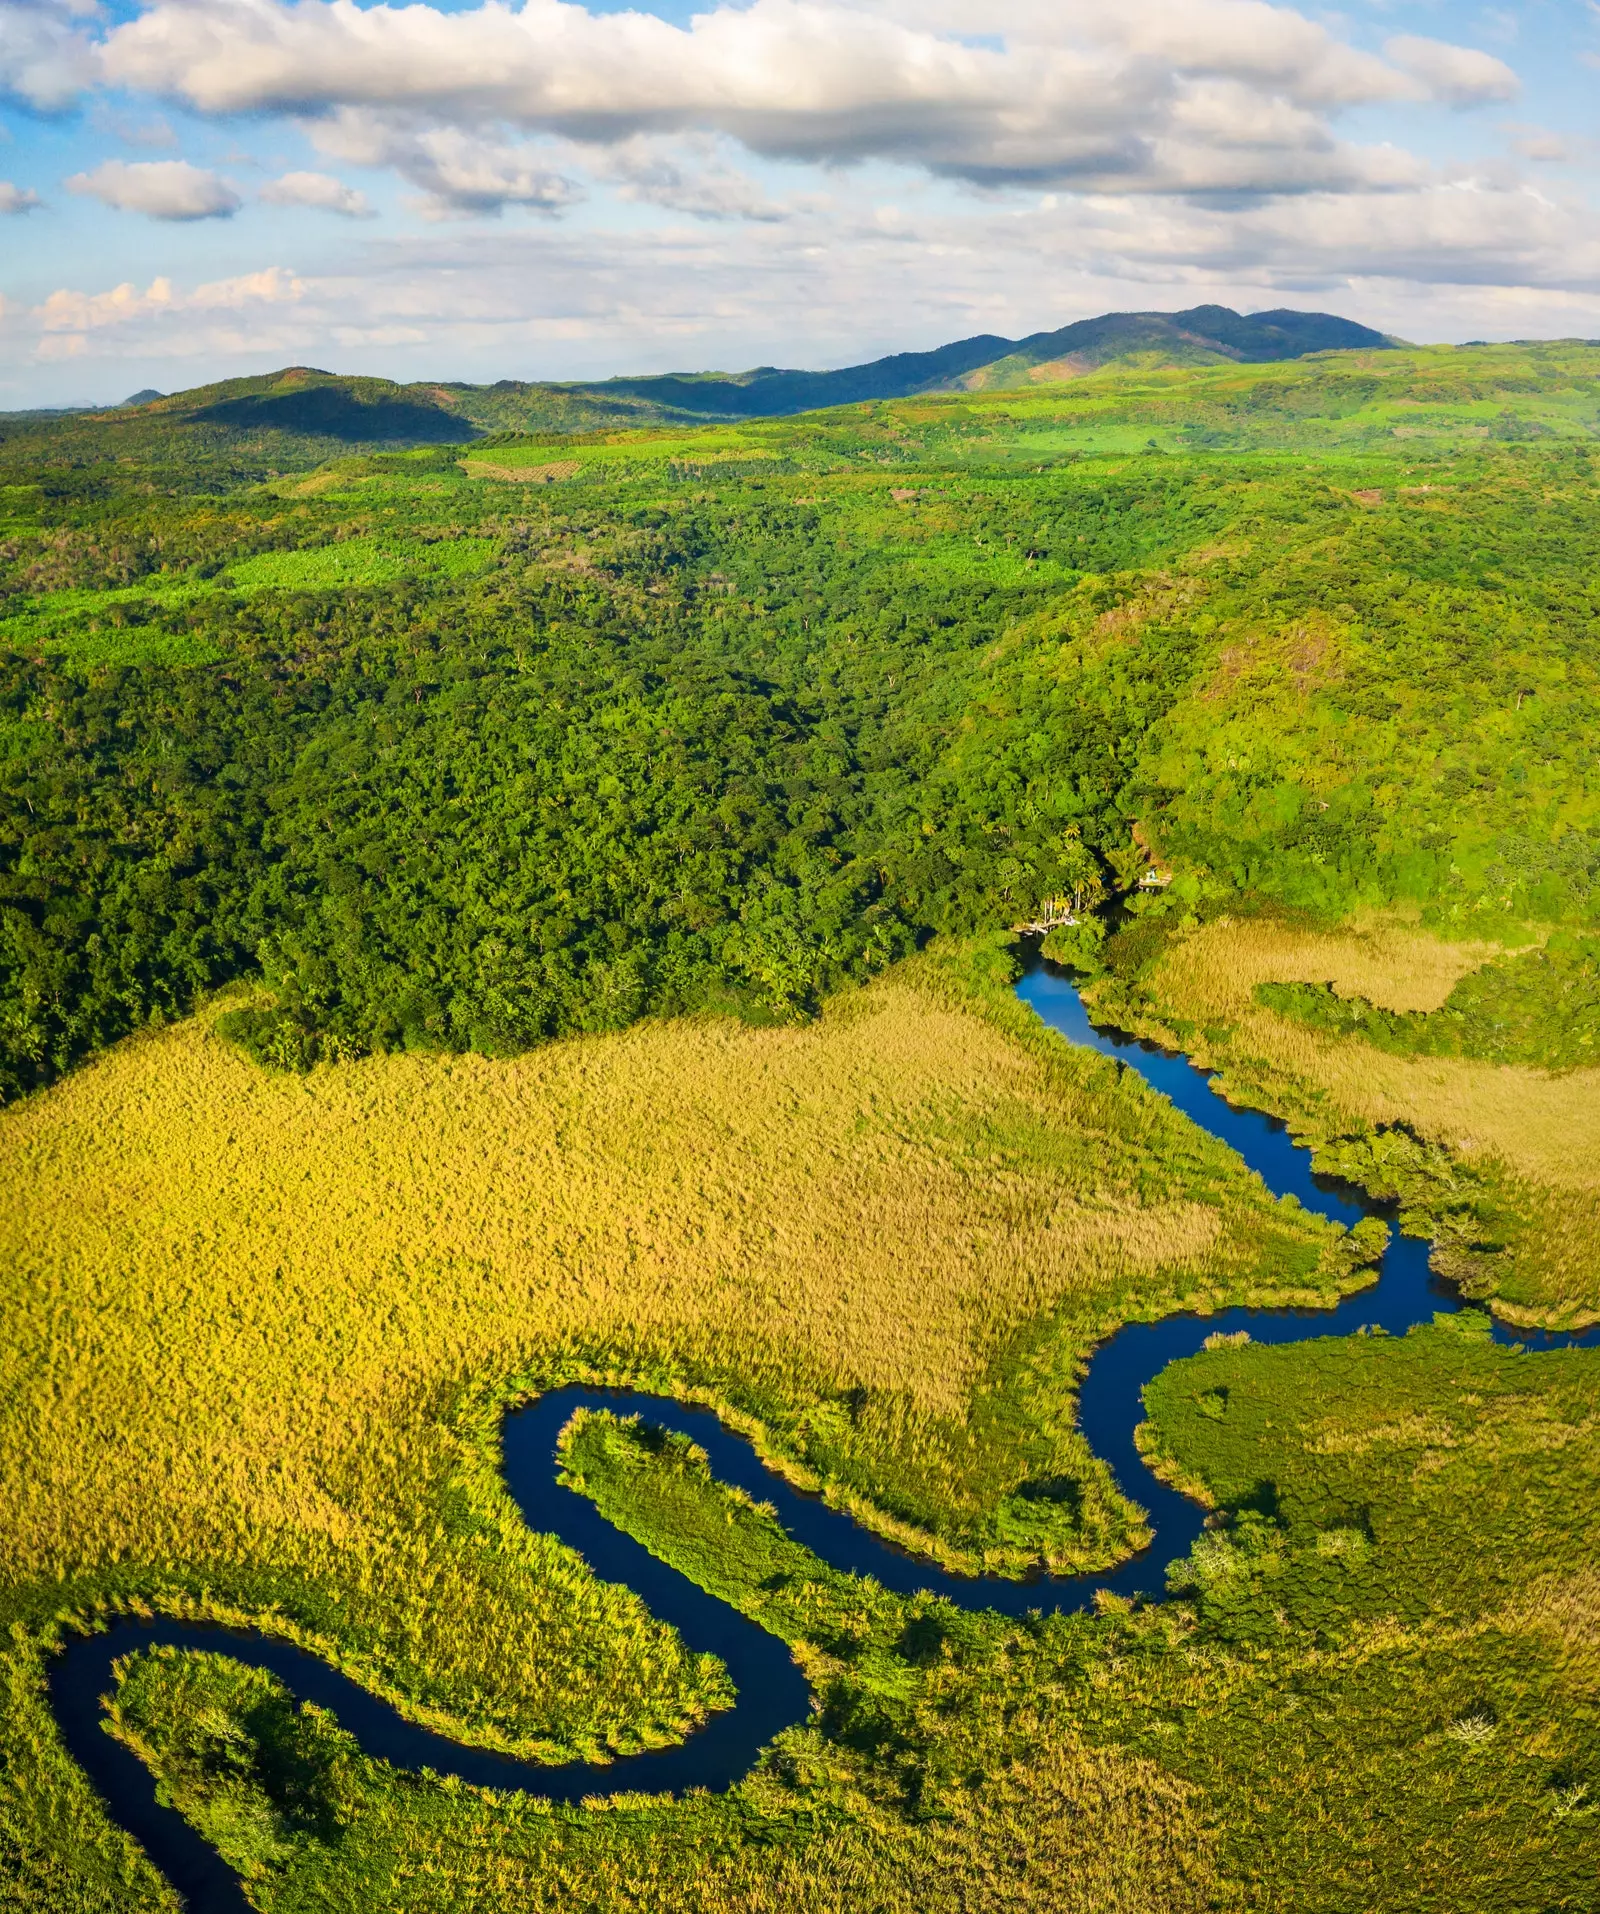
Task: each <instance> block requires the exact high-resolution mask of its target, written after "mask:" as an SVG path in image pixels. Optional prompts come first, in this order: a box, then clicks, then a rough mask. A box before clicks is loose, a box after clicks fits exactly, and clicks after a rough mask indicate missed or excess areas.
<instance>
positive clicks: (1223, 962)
mask: <svg viewBox="0 0 1600 1914" xmlns="http://www.w3.org/2000/svg"><path fill="white" fill-rule="evenodd" d="M1500 954H1501V951H1500V948H1499V947H1498V946H1491V945H1486V944H1481V943H1469V942H1459V943H1450V942H1447V941H1443V940H1440V939H1437V938H1433V937H1430V936H1427V935H1425V934H1424V933H1423V932H1421V931H1419V930H1416V929H1414V928H1413V927H1411V926H1408V925H1406V924H1404V923H1398V922H1395V921H1393V920H1370V921H1367V922H1365V923H1356V924H1353V925H1351V926H1349V927H1346V928H1345V929H1343V930H1340V931H1334V932H1328V931H1319V930H1312V929H1306V928H1302V927H1298V926H1293V925H1290V924H1286V923H1283V922H1281V921H1277V920H1274V919H1270V918H1251V919H1243V920H1236V919H1229V918H1220V919H1218V920H1217V921H1215V922H1214V923H1211V924H1207V925H1205V926H1203V927H1201V928H1200V929H1197V930H1194V931H1192V932H1190V933H1188V934H1187V935H1185V936H1183V937H1182V938H1181V939H1179V940H1177V941H1176V942H1174V943H1173V944H1172V945H1171V946H1170V947H1169V949H1168V950H1167V951H1166V952H1165V953H1164V954H1163V956H1162V958H1161V960H1160V962H1159V963H1158V964H1157V966H1156V967H1155V970H1154V972H1153V974H1152V975H1151V976H1150V977H1149V978H1147V979H1146V980H1145V985H1144V987H1145V989H1146V991H1147V992H1148V993H1149V1007H1150V1010H1151V1012H1152V1014H1153V1016H1154V1017H1155V1018H1157V1019H1167V1020H1171V1019H1179V1020H1182V1021H1183V1022H1184V1024H1185V1026H1186V1027H1187V1026H1189V1025H1193V1026H1194V1029H1193V1031H1192V1033H1191V1034H1190V1035H1188V1036H1187V1037H1186V1039H1185V1042H1186V1045H1187V1047H1188V1048H1189V1049H1190V1052H1191V1054H1192V1055H1194V1056H1195V1057H1196V1059H1197V1061H1200V1062H1203V1063H1205V1064H1207V1065H1209V1066H1212V1067H1215V1068H1217V1069H1218V1070H1220V1071H1221V1072H1222V1075H1223V1081H1224V1084H1225V1085H1226V1086H1227V1087H1228V1088H1229V1089H1230V1091H1236V1092H1237V1093H1238V1094H1239V1095H1240V1097H1241V1100H1245V1101H1265V1102H1267V1103H1268V1104H1269V1106H1270V1107H1273V1108H1276V1109H1278V1110H1280V1111H1281V1112H1282V1113H1283V1114H1285V1115H1288V1116H1289V1117H1291V1119H1292V1120H1295V1121H1297V1122H1303V1123H1304V1124H1305V1125H1306V1126H1307V1127H1308V1129H1309V1130H1311V1131H1312V1132H1313V1133H1315V1134H1321V1135H1336V1134H1339V1133H1341V1132H1358V1131H1360V1130H1362V1129H1363V1128H1364V1127H1366V1126H1369V1125H1370V1126H1379V1125H1396V1124H1404V1125H1406V1126H1407V1127H1408V1128H1410V1129H1412V1130H1414V1131H1415V1132H1416V1133H1417V1134H1418V1135H1419V1136H1422V1137H1424V1138H1426V1139H1428V1140H1429V1141H1431V1142H1434V1143H1437V1144H1440V1145H1442V1146H1443V1147H1444V1148H1445V1149H1446V1150H1448V1151H1449V1152H1451V1153H1452V1154H1453V1155H1454V1156H1455V1157H1457V1158H1459V1159H1461V1160H1463V1161H1465V1162H1468V1163H1470V1164H1471V1165H1472V1166H1473V1168H1474V1169H1475V1170H1477V1171H1479V1172H1481V1173H1483V1174H1486V1175H1487V1176H1489V1177H1490V1178H1491V1179H1492V1180H1493V1182H1494V1183H1495V1185H1496V1186H1497V1188H1498V1189H1499V1190H1500V1191H1501V1192H1502V1193H1503V1195H1504V1196H1505V1197H1506V1198H1507V1199H1508V1201H1509V1202H1510V1203H1511V1205H1512V1206H1513V1208H1514V1210H1515V1212H1516V1213H1517V1215H1518V1216H1519V1218H1520V1219H1521V1221H1522V1224H1523V1226H1524V1227H1525V1229H1526V1232H1527V1242H1526V1247H1525V1250H1524V1253H1523V1256H1522V1262H1521V1267H1522V1270H1523V1272H1524V1273H1525V1275H1526V1277H1527V1279H1528V1282H1529V1284H1530V1286H1531V1292H1532V1294H1531V1302H1532V1305H1533V1306H1532V1307H1531V1308H1523V1309H1519V1308H1517V1307H1515V1306H1513V1307H1510V1308H1508V1309H1507V1311H1506V1313H1507V1314H1509V1315H1511V1316H1513V1317H1514V1318H1516V1319H1520V1320H1537V1319H1539V1317H1540V1316H1541V1315H1542V1314H1544V1313H1546V1312H1548V1311H1559V1310H1560V1309H1561V1308H1563V1307H1564V1306H1566V1305H1569V1304H1570V1305H1575V1306H1577V1307H1578V1308H1580V1309H1582V1310H1585V1311H1588V1310H1593V1309H1595V1308H1600V1271H1597V1268H1596V1264H1595V1258H1594V1253H1593V1245H1594V1242H1595V1238H1596V1234H1597V1232H1600V1070H1579V1071H1571V1072H1567V1073H1565V1074H1559V1075H1558V1074H1555V1073H1553V1072H1550V1071H1546V1070H1540V1069H1535V1068H1531V1067H1526V1066H1521V1065H1511V1064H1493V1063H1480V1062H1474V1061H1470V1060H1467V1059H1464V1058H1455V1057H1405V1056H1391V1055H1389V1054H1388V1053H1386V1052H1384V1051H1381V1050H1378V1049H1375V1048H1374V1047H1373V1046H1372V1045H1370V1044H1366V1043H1363V1042H1360V1041H1358V1040H1355V1039H1349V1038H1337V1037H1333V1036H1329V1035H1326V1034H1324V1033H1321V1032H1318V1031H1315V1030H1311V1029H1308V1028H1306V1027H1305V1026H1304V1025H1302V1024H1299V1023H1296V1022H1295V1021H1293V1020H1292V1019H1290V1018H1287V1017H1283V1016H1280V1015H1278V1014H1277V1013H1275V1012H1273V1011H1270V1010H1267V1009H1265V1008H1263V1007H1262V1006H1261V1005H1260V1004H1258V1003H1257V1002H1256V1001H1255V999H1254V995H1253V993H1254V990H1255V986H1256V985H1257V984H1258V983H1266V982H1287V983H1331V984H1332V985H1333V986H1334V987H1335V988H1336V989H1337V990H1339V991H1340V992H1341V993H1343V994H1345V995H1352V996H1354V995H1359V996H1364V997H1367V998H1369V999H1371V1000H1372V1001H1373V1002H1374V1003H1378V1004H1381V1005H1383V1006H1384V1007H1385V1008H1388V1009H1392V1010H1421V1011H1426V1010H1432V1009H1437V1008H1438V1007H1439V1005H1441V1004H1442V1003H1443V1002H1444V1000H1445V998H1446V997H1447V996H1448V995H1449V993H1450V990H1451V988H1452V987H1453V985H1454V984H1455V983H1456V982H1457V981H1458V980H1459V979H1460V978H1461V977H1463V976H1465V975H1466V974H1467V973H1468V972H1469V971H1471V970H1474V969H1476V968H1478V967H1479V966H1480V965H1481V964H1483V963H1484V962H1486V961H1487V960H1488V959H1489V958H1491V957H1495V956H1498V955H1500ZM1263 1092H1264V1093H1265V1095H1264V1096H1263V1095H1262V1094H1261V1093H1263Z"/></svg>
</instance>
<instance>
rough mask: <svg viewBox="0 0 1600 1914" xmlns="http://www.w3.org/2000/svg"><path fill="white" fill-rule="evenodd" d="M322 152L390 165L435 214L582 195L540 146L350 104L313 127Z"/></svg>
mask: <svg viewBox="0 0 1600 1914" xmlns="http://www.w3.org/2000/svg"><path fill="white" fill-rule="evenodd" d="M306 130H307V132H308V133H309V134H310V135H311V138H312V141H313V143H314V144H315V145H316V147H317V148H318V150H319V151H320V152H324V153H327V154H330V155H332V156H333V157H335V158H338V159H342V160H346V161H348V162H349V163H350V164H351V165H354V166H388V167H392V168H393V169H394V170H395V171H396V172H397V173H399V175H400V176H401V178H402V179H405V180H408V181H409V182H410V183H411V184H412V185H413V186H415V187H417V188H419V189H420V191H421V194H422V198H421V200H420V202H419V205H420V208H421V210H422V211H423V212H424V213H425V214H426V215H427V216H429V217H430V218H434V219H447V218H452V217H470V216H471V215H473V214H488V215H491V216H492V215H495V214H498V213H500V212H502V211H503V210H504V209H505V208H506V207H507V206H524V207H528V208H529V209H531V210H532V211H534V212H541V213H550V212H558V211H560V210H561V209H562V208H564V207H567V206H570V205H572V204H573V203H574V202H575V201H576V200H577V199H578V198H580V197H581V194H580V191H579V188H578V187H577V186H576V185H575V184H574V183H573V181H572V180H570V179H568V178H566V177H565V176H564V175H563V174H561V173H558V172H555V171H554V170H552V168H551V166H550V164H549V162H548V159H547V158H546V157H545V156H544V155H543V154H541V153H540V152H539V151H538V149H536V148H533V147H530V146H528V145H526V144H524V143H522V142H520V141H512V140H505V139H500V138H496V137H494V136H493V135H487V136H486V135H480V134H477V133H471V132H468V131H466V130H464V129H463V128H460V127H455V126H426V125H422V126H419V125H416V124H413V123H412V122H410V121H409V120H407V119H406V118H405V117H404V116H403V115H395V114H383V113H376V112H371V111H368V110H365V109H363V108H359V107H347V108H346V109H345V110H344V111H343V112H340V113H336V114H334V115H333V116H332V118H330V119H328V120H324V121H312V122H311V123H309V125H308V126H307V129H306Z"/></svg>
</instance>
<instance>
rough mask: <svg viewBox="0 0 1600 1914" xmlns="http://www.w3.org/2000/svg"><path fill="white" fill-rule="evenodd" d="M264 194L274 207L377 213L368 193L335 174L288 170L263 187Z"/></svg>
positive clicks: (364, 215) (361, 215) (348, 215)
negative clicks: (289, 171) (306, 207)
mask: <svg viewBox="0 0 1600 1914" xmlns="http://www.w3.org/2000/svg"><path fill="white" fill-rule="evenodd" d="M261 197H262V198H263V199H264V200H266V201H267V202H268V203H269V204H271V205H273V206H309V207H311V208H313V209H314V210H315V211H317V212H321V213H338V214H339V215H340V216H341V217H342V218H344V219H373V218H375V217H376V214H375V213H374V211H373V208H372V206H371V204H370V202H369V201H368V199H367V196H366V194H365V193H360V192H357V191H356V189H355V187H353V186H346V185H345V183H344V181H343V180H342V179H335V178H334V176H333V175H332V174H331V173H285V174H284V175H283V177H282V178H281V179H275V180H271V181H269V183H268V184H267V185H265V186H263V187H262V189H261Z"/></svg>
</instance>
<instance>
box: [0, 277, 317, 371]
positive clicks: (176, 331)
mask: <svg viewBox="0 0 1600 1914" xmlns="http://www.w3.org/2000/svg"><path fill="white" fill-rule="evenodd" d="M307 290H308V288H307V284H306V281H305V280H303V279H301V278H300V277H299V276H298V275H297V274H295V273H293V272H290V271H288V270H287V269H286V268H284V267H282V266H268V267H265V268H264V269H263V270H262V271H260V272H253V273H239V274H236V275H235V276H234V277H232V278H229V279H215V280H212V281H210V282H209V283H208V284H206V285H201V286H196V287H194V288H193V289H192V290H191V291H188V292H185V291H183V290H182V289H181V288H179V287H176V286H174V285H173V283H172V281H171V280H170V279H168V278H166V277H165V276H161V277H158V278H155V279H152V280H151V282H150V284H149V285H148V286H146V287H145V288H144V289H143V291H141V290H140V289H139V288H138V287H137V286H135V285H133V284H132V283H131V282H125V283H124V284H122V285H120V286H113V287H111V288H110V289H109V290H108V291H106V292H79V291H77V290H75V289H74V288H71V287H66V286H63V287H61V288H60V289H59V290H57V291H56V292H53V293H51V294H50V296H49V297H48V298H47V299H45V300H43V301H42V302H41V303H40V304H39V305H37V306H35V307H34V308H33V309H32V310H31V312H29V313H28V314H27V317H26V321H25V322H22V321H21V320H20V315H18V314H17V313H16V312H15V311H13V313H12V314H10V315H8V317H9V318H10V319H11V320H12V321H14V322H21V323H26V324H27V325H29V326H30V327H31V330H32V331H33V332H34V334H35V341H34V357H35V358H37V359H43V360H46V361H49V360H62V359H81V358H84V357H86V356H90V355H94V356H99V357H105V358H109V359H113V360H116V361H119V362H121V361H123V360H126V359H130V358H135V357H156V358H198V357H202V356H204V355H206V354H208V353H209V354H213V355H217V356H221V357H226V356H231V355H235V354H237V353H240V352H247V351H251V350H253V349H255V350H259V349H261V348H262V347H263V346H264V347H265V348H266V349H267V350H271V349H272V348H273V346H274V345H276V346H278V347H279V348H287V347H290V346H291V345H292V344H294V343H298V342H299V340H298V336H297V334H296V331H295V328H294V327H293V326H292V325H290V326H285V324H284V323H283V318H282V315H284V314H286V313H292V312H294V310H295V309H296V308H297V307H298V305H299V303H300V302H301V301H302V300H303V299H304V298H305V297H306V293H307ZM263 321H265V322H266V323H263ZM17 330H18V324H17V323H13V324H11V325H10V326H8V331H9V332H11V333H13V334H14V333H15V332H16V331H17Z"/></svg>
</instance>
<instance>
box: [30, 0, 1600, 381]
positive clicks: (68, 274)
mask: <svg viewBox="0 0 1600 1914" xmlns="http://www.w3.org/2000/svg"><path fill="white" fill-rule="evenodd" d="M1597 105H1600V4H1595V3H1594V0H1523V3H1522V4H1518V5H1516V6H1504V7H1493V6H1479V5H1476V4H1458V3H1457V0H1351V4H1350V5H1348V6H1347V7H1346V8H1345V9H1344V10H1342V11H1333V10H1322V9H1318V8H1314V7H1310V6H1307V7H1303V8H1298V9H1297V8H1295V7H1291V6H1280V5H1268V4H1264V3H1263V0H729V3H728V4H723V5H720V6H710V7H707V6H706V5H705V4H704V0H702V5H701V6H700V7H696V6H695V5H693V4H690V0H655V4H653V5H649V6H645V5H642V4H641V5H640V6H639V7H637V8H633V7H623V6H619V5H614V4H612V3H611V0H589V4H588V5H580V4H570V3H569V0H488V3H487V4H477V3H476V0H474V3H473V4H459V3H458V0H431V3H430V4H393V5H389V4H385V5H368V4H360V3H358V0H149V3H146V4H142V3H141V0H0V407H6V406H12V407H15V406H23V405H49V404H65V403H76V402H101V401H106V400H112V399H117V398H120V397H123V396H125V395H126V393H128V392H129V391H131V390H133V389H135V388H139V387H143V386H147V385H150V386H155V387H158V388H159V389H161V390H164V391H171V390H175V389H177V388H179V387H182V386H187V385H195V384H199V383H201V382H203V381H205V380H207V379H212V378H217V377H222V376H226V375H229V374H233V373H239V372H254V371H265V370H268V369H270V368H272V367H274V366H278V365H283V364H290V363H310V364H315V365H322V366H327V367H330V368H332V369H335V370H340V371H371V372H383V373H388V374H390V375H391V376H394V377H397V378H419V377H428V376H432V377H456V378H471V379H495V378H505V377H513V378H587V377H593V376H597V375H604V374H607V373H611V372H617V371H663V370H670V369H674V368H694V367H709V366H723V367H740V366H747V365H752V364H758V363H767V362H775V363H778V364H787V365H839V364H849V363H853V362H856V361H859V360H862V359H867V358H871V357H874V356H876V355H877V354H879V353H881V352H885V351H892V350H897V349H902V348H908V347H925V346H932V345H937V344H941V343H943V342H945V341H947V340H950V339H956V338H962V337H965V336H967V335H969V334H972V333H975V332H999V333H1004V334H1006V335H1008V336H1018V335H1021V334H1024V333H1027V332H1030V331H1036V330H1040V329H1043V328H1047V327H1053V326H1057V325H1062V324H1065V323H1066V322H1067V321H1068V320H1071V319H1076V318H1083V317H1087V316H1089V315H1090V314H1093V313H1098V312H1104V311H1107V310H1111V309H1119V308H1127V307H1158V308H1161V307H1165V308H1170V307H1173V306H1183V305H1193V304H1196V303H1198V302H1200V301H1209V300H1218V301H1221V302H1223V303H1225V304H1229V305H1235V306H1239V307H1242V308H1244V309H1247V310H1249V309H1256V308H1260V307H1263V306H1275V305H1294V306H1314V307H1321V308H1325V309H1329V310H1333V311H1338V312H1343V313H1346V314H1348V315H1349V316H1351V317H1353V318H1359V319H1362V320H1365V321H1366V322H1368V323H1369V324H1374V325H1378V326H1382V327H1384V328H1386V329H1389V330H1393V331H1397V332H1400V333H1402V334H1404V335H1406V336H1408V337H1411V338H1416V339H1429V340H1433V339H1462V338H1495V337H1501V338H1504V337H1526V336H1537V335H1569V336H1570V335H1572V334H1579V335H1583V336H1600V208H1597V198H1596V185H1597V172H1600V137H1597V136H1600V116H1597V113H1596V107H1597Z"/></svg>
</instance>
